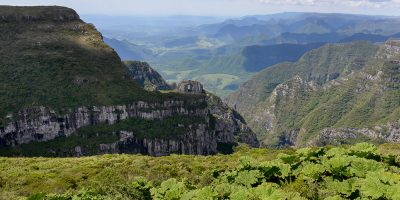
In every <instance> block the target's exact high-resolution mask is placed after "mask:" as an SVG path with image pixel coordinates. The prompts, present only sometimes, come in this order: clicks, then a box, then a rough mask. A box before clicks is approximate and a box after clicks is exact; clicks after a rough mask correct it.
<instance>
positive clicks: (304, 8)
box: [0, 0, 400, 16]
mask: <svg viewBox="0 0 400 200" xmlns="http://www.w3.org/2000/svg"><path fill="white" fill-rule="evenodd" d="M0 5H61V6H67V7H70V8H73V9H75V10H76V11H77V12H78V13H79V14H81V15H90V14H98V15H120V16H126V15H131V16H165V15H196V16H245V15H257V14H272V13H279V12H324V13H353V14H366V15H393V16H399V15H400V0H0Z"/></svg>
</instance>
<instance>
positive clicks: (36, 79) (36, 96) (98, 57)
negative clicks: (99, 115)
mask: <svg viewBox="0 0 400 200" xmlns="http://www.w3.org/2000/svg"><path fill="white" fill-rule="evenodd" d="M42 9H44V10H46V12H48V13H52V12H54V13H55V15H57V14H60V13H62V12H73V11H71V10H69V9H67V8H59V7H44V8H43V7H35V8H30V7H28V8H20V11H18V12H11V13H14V14H16V15H17V13H19V14H21V13H22V14H21V16H22V15H24V14H25V12H27V13H28V14H32V15H33V16H34V15H41V14H42V13H43V12H44V11H43V10H42ZM8 12H10V11H9V8H8V7H1V8H0V15H1V14H2V13H6V14H7V13H8ZM38 13H39V14H38ZM17 16H19V15H17ZM0 46H2V48H1V49H0V66H1V68H0V73H1V74H2V76H1V77H0V83H1V84H0V118H1V117H4V116H5V115H7V114H10V113H13V112H16V111H18V110H21V109H23V108H26V107H30V106H38V105H43V106H48V107H51V108H53V109H56V110H62V109H65V108H74V107H78V106H90V105H112V104H126V103H130V102H133V101H137V100H146V101H161V100H163V99H170V98H181V99H185V98H186V97H185V96H184V95H178V94H167V95H162V94H159V93H149V92H147V91H145V90H143V89H141V88H140V87H139V86H138V85H137V84H136V83H135V82H134V81H133V80H131V79H129V77H128V76H127V69H126V67H124V66H123V64H122V63H121V61H120V58H119V57H118V55H117V54H116V53H115V52H114V50H113V49H111V48H110V47H108V46H107V45H106V44H104V43H103V41H102V37H101V35H100V33H99V32H97V30H96V29H95V28H94V27H93V26H92V25H89V24H85V23H83V22H82V21H81V20H79V19H75V20H72V21H63V22H60V21H57V22H56V21H53V20H47V19H42V20H36V21H34V22H29V23H28V22H27V21H19V22H17V21H10V22H6V23H0ZM187 98H189V97H187Z"/></svg>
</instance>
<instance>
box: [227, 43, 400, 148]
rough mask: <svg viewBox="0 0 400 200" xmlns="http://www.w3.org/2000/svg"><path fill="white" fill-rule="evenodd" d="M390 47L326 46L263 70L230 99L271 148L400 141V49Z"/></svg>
mask: <svg viewBox="0 0 400 200" xmlns="http://www.w3.org/2000/svg"><path fill="white" fill-rule="evenodd" d="M388 46H390V45H388V44H387V45H385V46H383V47H380V50H379V51H378V47H377V46H374V45H370V44H368V43H353V44H347V45H342V44H341V45H328V46H325V47H322V48H321V49H319V50H316V51H312V52H310V53H308V54H306V55H305V56H303V58H302V59H300V60H299V61H298V62H297V63H293V64H291V63H287V64H281V65H277V66H274V67H271V68H269V69H267V70H265V71H263V72H261V73H260V74H258V75H257V76H255V77H254V78H253V79H252V80H251V81H249V82H247V83H246V84H244V85H243V86H242V87H241V89H240V90H239V91H238V92H237V93H235V94H234V95H232V96H230V98H229V99H228V101H229V102H230V103H231V105H233V106H234V105H235V104H236V105H237V108H238V110H239V111H241V112H242V113H243V114H244V117H245V119H246V120H247V121H249V122H250V127H252V128H253V129H254V130H255V131H256V132H257V133H258V134H259V138H260V139H261V140H262V142H263V144H264V145H267V146H275V147H276V146H285V145H297V146H306V145H326V144H342V143H352V142H357V141H362V140H372V141H376V142H379V141H390V142H400V140H399V138H400V137H399V134H400V133H399V129H398V124H397V123H398V122H397V121H398V120H399V119H400V116H399V108H400V105H399V103H400V101H399V99H400V98H399V95H400V93H399V90H397V89H396V88H397V87H398V80H397V79H398V78H396V77H397V76H398V67H399V64H398V61H396V60H397V59H398V58H396V57H390V56H388V55H391V53H393V52H394V55H395V56H397V55H396V51H398V47H396V46H395V45H394V47H393V48H389V50H385V48H388ZM396 49H397V50H396ZM327 50H330V51H327ZM327 52H330V54H326V53H327ZM324 55H329V56H324ZM313 56H316V57H314V58H319V59H317V60H315V59H313ZM305 61H307V62H305ZM396 63H397V64H396Z"/></svg>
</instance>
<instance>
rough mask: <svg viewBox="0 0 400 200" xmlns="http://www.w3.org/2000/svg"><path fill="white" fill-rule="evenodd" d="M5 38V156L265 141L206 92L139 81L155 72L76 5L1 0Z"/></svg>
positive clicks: (1, 55) (199, 150)
mask: <svg viewBox="0 0 400 200" xmlns="http://www.w3.org/2000/svg"><path fill="white" fill-rule="evenodd" d="M0 45H1V46H2V47H3V48H0V67H1V69H2V76H0V94H2V95H0V154H1V155H19V156H24V155H35V156H42V155H43V156H44V155H46V156H47V155H49V156H79V155H93V154H102V153H143V154H149V155H168V154H171V153H178V154H180V153H184V154H203V155H208V154H214V153H217V152H218V149H219V146H221V145H225V144H229V145H232V144H233V145H235V144H237V143H242V142H243V143H248V144H250V145H252V146H257V145H258V143H257V140H256V139H255V136H254V134H253V133H252V132H251V130H250V129H248V128H247V127H246V125H245V123H244V121H240V120H239V121H238V119H237V117H235V115H233V114H232V111H231V110H230V109H229V108H228V107H227V106H225V105H223V104H219V105H218V104H215V105H214V104H213V105H212V106H211V105H210V102H209V101H208V97H207V95H205V94H201V95H189V94H179V93H168V94H163V93H160V92H150V91H146V90H144V89H143V88H141V87H140V86H141V85H139V84H138V83H137V82H136V81H137V79H138V80H144V81H146V80H147V79H146V78H149V77H148V75H150V77H152V76H151V75H157V74H158V73H157V72H156V71H154V70H152V69H150V68H143V69H142V68H140V69H136V70H133V71H132V70H131V71H129V69H128V68H127V67H126V66H125V65H124V64H123V63H122V62H121V60H120V58H119V57H118V55H117V54H116V53H115V51H114V50H113V49H111V48H110V47H109V46H107V45H106V44H104V42H103V40H102V36H101V34H100V33H99V32H98V31H97V30H96V29H95V27H93V25H90V24H86V23H84V22H83V21H81V20H80V19H79V16H78V15H77V14H76V12H75V11H73V10H71V9H68V8H63V7H9V6H0ZM130 72H131V73H130ZM132 72H133V73H134V75H135V76H132ZM134 77H136V78H137V79H134ZM156 79H157V80H163V79H162V77H156ZM138 82H140V81H138ZM150 82H151V80H150ZM152 84H155V85H158V86H159V85H160V84H162V85H165V82H154V83H153V82H152ZM158 86H157V87H158ZM3 94H4V95H3ZM215 108H219V109H215ZM138 127H139V128H138ZM168 130H171V131H170V132H168Z"/></svg>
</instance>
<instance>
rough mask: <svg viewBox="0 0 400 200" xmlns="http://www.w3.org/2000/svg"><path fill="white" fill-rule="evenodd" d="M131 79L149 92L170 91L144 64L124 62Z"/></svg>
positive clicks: (148, 66) (154, 72)
mask: <svg viewBox="0 0 400 200" xmlns="http://www.w3.org/2000/svg"><path fill="white" fill-rule="evenodd" d="M124 64H125V65H126V66H127V67H128V69H129V74H130V75H131V77H132V79H134V80H135V81H136V82H138V83H139V84H140V85H141V86H142V87H143V88H144V89H146V90H149V91H155V90H170V89H171V88H172V87H171V86H169V85H168V84H167V82H166V81H165V80H164V79H163V78H162V77H161V75H160V74H159V73H158V72H157V71H155V70H154V69H153V68H151V67H150V65H149V64H148V63H146V62H140V61H125V62H124Z"/></svg>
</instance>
